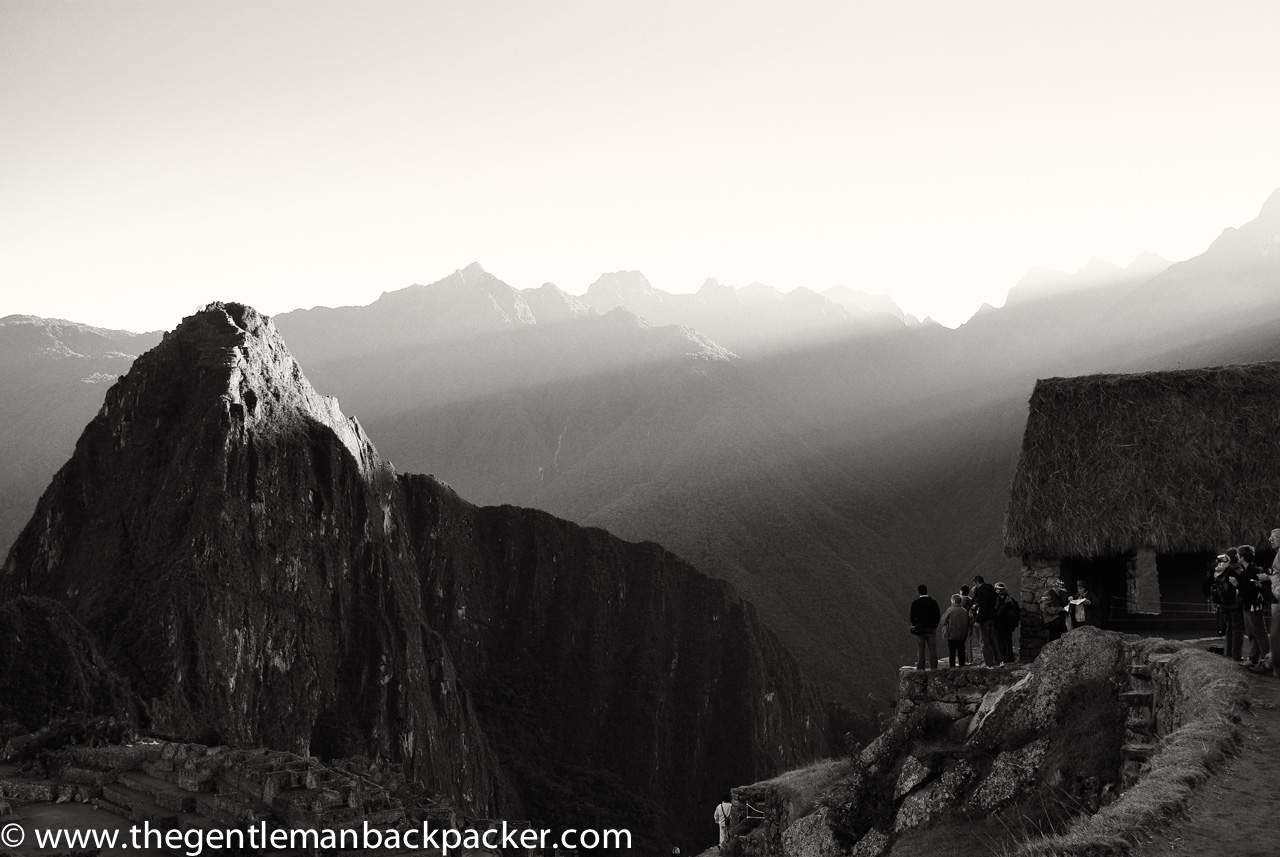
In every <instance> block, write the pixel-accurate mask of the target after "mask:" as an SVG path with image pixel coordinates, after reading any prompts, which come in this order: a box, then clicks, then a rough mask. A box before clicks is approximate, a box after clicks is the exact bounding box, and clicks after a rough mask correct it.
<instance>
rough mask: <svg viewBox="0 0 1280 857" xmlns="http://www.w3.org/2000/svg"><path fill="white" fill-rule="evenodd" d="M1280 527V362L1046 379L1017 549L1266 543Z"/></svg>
mask: <svg viewBox="0 0 1280 857" xmlns="http://www.w3.org/2000/svg"><path fill="white" fill-rule="evenodd" d="M1277 526H1280V363H1253V364H1249V365H1244V366H1226V367H1222V368H1218V369H1191V370H1185V371H1177V372H1150V373H1146V374H1141V375H1088V376H1085V377H1081V378H1049V379H1046V380H1042V381H1038V382H1037V383H1036V388H1035V392H1034V393H1032V395H1031V403H1030V414H1029V415H1028V417H1027V428H1026V432H1025V434H1024V435H1023V439H1022V457H1021V460H1020V461H1019V462H1018V472H1017V474H1016V475H1015V477H1014V480H1013V491H1012V493H1011V495H1010V497H1009V511H1008V516H1007V518H1006V521H1005V537H1004V543H1005V552H1006V553H1008V554H1009V555H1011V556H1017V555H1024V556H1027V555H1029V556H1039V557H1061V556H1083V557H1088V556H1105V555H1109V554H1115V553H1123V552H1125V551H1129V550H1139V549H1142V548H1150V549H1154V550H1156V551H1159V552H1163V553H1168V552H1175V551H1198V550H1214V549H1215V548H1220V547H1222V546H1225V545H1231V544H1242V543H1245V542H1249V543H1256V542H1259V541H1260V540H1262V539H1265V537H1266V534H1267V533H1269V532H1270V531H1271V530H1272V529H1274V528H1275V527H1277Z"/></svg>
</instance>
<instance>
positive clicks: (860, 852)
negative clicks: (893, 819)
mask: <svg viewBox="0 0 1280 857" xmlns="http://www.w3.org/2000/svg"><path fill="white" fill-rule="evenodd" d="M888 850H889V835H888V834H887V833H881V832H880V831H879V830H870V831H868V832H867V835H866V836H863V837H862V838H861V839H859V840H858V844H857V845H855V846H853V850H852V851H850V852H849V857H880V855H882V854H884V853H885V852H887V851H888Z"/></svg>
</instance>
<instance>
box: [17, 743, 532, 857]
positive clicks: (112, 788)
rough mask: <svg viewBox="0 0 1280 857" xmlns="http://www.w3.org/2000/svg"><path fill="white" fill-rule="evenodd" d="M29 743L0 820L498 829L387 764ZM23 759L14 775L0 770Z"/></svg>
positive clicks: (262, 753) (180, 826)
mask: <svg viewBox="0 0 1280 857" xmlns="http://www.w3.org/2000/svg"><path fill="white" fill-rule="evenodd" d="M38 737H39V736H33V735H24V736H21V737H20V738H15V739H11V740H10V742H9V744H8V745H7V746H6V747H5V752H4V754H3V755H2V756H0V813H7V814H9V815H11V816H17V815H19V814H20V813H21V811H22V807H23V806H24V805H26V804H35V803H66V802H69V801H77V802H81V803H88V804H91V805H93V806H94V807H96V808H98V809H101V810H105V811H106V812H110V813H113V814H115V815H117V816H119V817H121V818H123V819H126V820H128V821H129V822H131V823H134V824H141V823H143V822H149V823H150V825H151V827H152V828H154V829H158V830H161V831H168V830H175V829H176V830H184V831H185V830H191V829H197V828H199V829H205V830H211V829H215V828H216V829H228V828H240V829H247V828H249V827H253V826H257V825H259V824H262V823H265V824H266V825H267V829H268V830H272V829H279V828H284V829H299V828H304V829H320V830H325V829H333V830H342V829H346V828H356V829H359V828H361V827H362V825H363V824H365V823H368V824H369V825H370V826H372V827H376V828H379V829H382V830H386V829H390V828H398V829H401V830H404V829H408V828H410V827H420V826H421V824H422V823H423V822H424V821H426V822H428V823H429V824H430V825H431V826H432V827H433V828H439V829H443V828H455V829H456V828H458V827H459V825H463V826H466V827H474V828H478V829H486V828H488V827H490V826H493V825H494V824H496V823H498V822H495V821H494V820H492V819H471V818H464V817H462V816H461V815H460V814H459V813H458V812H457V810H456V809H455V808H454V807H452V806H451V805H449V804H448V803H447V802H445V801H444V800H442V799H441V798H439V797H438V796H435V795H431V794H429V793H428V792H426V791H425V790H424V789H423V788H422V787H421V786H420V785H419V784H417V783H415V782H413V781H411V780H408V779H406V778H405V776H404V774H403V770H402V768H401V766H400V765H396V764H390V763H378V762H370V761H367V760H361V759H350V760H341V761H337V762H333V763H330V764H322V763H321V762H320V761H319V760H318V759H315V758H309V757H303V756H297V755H294V754H292V753H285V752H279V751H273V750H265V749H252V750H243V749H232V748H229V747H210V746H205V745H203V744H187V743H177V742H167V741H138V742H136V743H131V744H125V745H113V746H97V747H91V746H85V745H70V746H65V747H62V748H59V749H45V750H38V751H36V752H33V750H35V749H36V748H35V747H33V746H32V745H33V743H34V742H36V740H37V739H38ZM23 756H25V757H27V758H26V761H25V763H24V764H22V765H15V764H5V763H4V762H3V761H2V760H9V759H13V758H14V757H23ZM509 826H511V827H524V826H527V825H525V824H522V823H509ZM345 853H348V854H349V855H351V857H354V855H355V854H357V853H360V852H345ZM377 853H378V854H387V853H392V852H388V851H386V850H385V849H383V850H379V851H378V852H377ZM401 853H406V854H409V853H413V854H417V853H422V854H425V853H428V852H425V851H424V852H408V851H406V852H401Z"/></svg>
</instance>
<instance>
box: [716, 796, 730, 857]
mask: <svg viewBox="0 0 1280 857" xmlns="http://www.w3.org/2000/svg"><path fill="white" fill-rule="evenodd" d="M731 812H733V801H732V800H730V798H729V795H728V794H727V793H726V794H725V796H724V797H723V798H721V800H720V803H718V804H716V813H715V819H716V824H717V825H719V827H720V845H719V848H720V850H721V851H724V844H725V842H726V841H728V839H729V813H731Z"/></svg>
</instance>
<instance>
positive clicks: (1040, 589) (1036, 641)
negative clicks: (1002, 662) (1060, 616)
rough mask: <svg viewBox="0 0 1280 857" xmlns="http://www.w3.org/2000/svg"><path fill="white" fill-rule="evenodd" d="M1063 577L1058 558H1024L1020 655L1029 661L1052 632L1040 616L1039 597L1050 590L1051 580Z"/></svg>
mask: <svg viewBox="0 0 1280 857" xmlns="http://www.w3.org/2000/svg"><path fill="white" fill-rule="evenodd" d="M1061 576H1062V568H1061V566H1060V565H1059V562H1058V560H1056V559H1038V558H1032V559H1028V558H1025V557H1024V558H1023V560H1022V605H1021V606H1022V624H1021V625H1019V629H1020V631H1021V634H1020V635H1019V638H1018V653H1019V655H1020V657H1021V659H1022V660H1024V661H1029V660H1032V659H1033V658H1035V656H1036V655H1038V654H1040V649H1041V648H1043V647H1044V644H1045V643H1047V642H1049V632H1048V631H1047V630H1046V629H1045V626H1044V616H1042V615H1041V613H1040V596H1042V595H1044V593H1045V591H1046V590H1048V588H1049V583H1050V581H1053V580H1056V579H1058V578H1059V577H1061Z"/></svg>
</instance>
